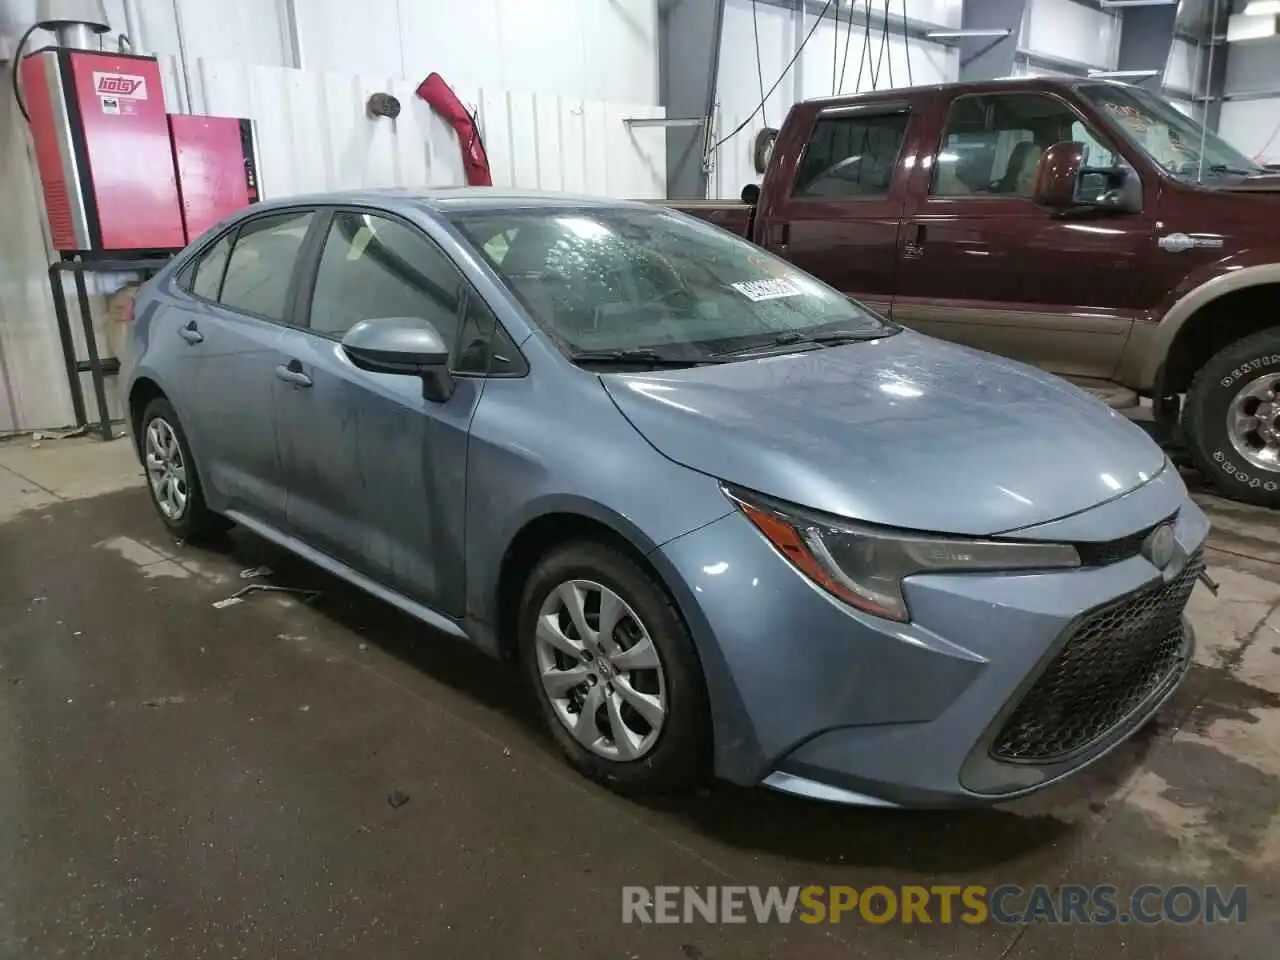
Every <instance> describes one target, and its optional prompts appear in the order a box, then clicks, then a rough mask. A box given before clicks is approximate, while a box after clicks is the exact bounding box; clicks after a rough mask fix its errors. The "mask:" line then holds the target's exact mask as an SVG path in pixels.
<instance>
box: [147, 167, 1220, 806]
mask: <svg viewBox="0 0 1280 960" xmlns="http://www.w3.org/2000/svg"><path fill="white" fill-rule="evenodd" d="M129 336H130V343H131V349H130V351H129V354H130V356H131V358H132V359H131V361H130V362H129V363H128V365H127V367H128V368H127V370H126V371H125V375H126V383H127V390H128V398H129V410H130V417H131V425H132V429H133V434H134V438H135V442H136V445H137V449H138V454H139V456H140V458H141V460H142V462H143V464H144V466H145V469H146V473H147V477H148V480H149V487H150V491H151V495H152V498H153V500H154V502H155V506H156V508H157V510H158V512H159V515H160V518H161V520H162V521H163V522H164V523H165V524H166V525H167V526H168V528H169V529H170V530H171V531H173V533H174V534H176V535H178V536H181V537H184V538H196V537H199V536H200V535H202V534H206V533H209V532H210V531H212V530H214V529H216V528H218V527H219V526H223V525H226V524H229V523H237V524H240V525H242V526H244V527H246V528H248V529H249V530H252V531H254V532H255V533H257V534H259V535H261V536H262V537H265V538H266V539H268V540H270V541H273V542H275V543H276V544H279V545H281V546H283V547H285V548H287V549H288V550H291V551H293V552H295V553H297V554H299V555H301V556H302V557H304V558H306V559H308V560H310V561H312V562H314V563H316V564H318V565H320V566H322V567H324V568H325V569H326V570H329V571H330V572H332V573H334V574H336V575H338V576H340V577H343V578H345V579H346V580H348V581H350V582H352V583H354V584H356V585H358V586H359V587H361V588H363V589H365V590H367V591H369V592H370V593H372V594H374V595H376V596H378V597H381V598H382V599H384V600H386V601H387V602H389V603H391V604H394V605H395V606H397V607H399V608H401V609H402V610H405V611H408V612H409V613H410V614H412V615H414V616H416V617H418V618H419V619H420V620H421V621H422V622H423V623H424V624H426V625H429V626H430V627H433V628H435V629H436V630H438V631H441V632H443V633H446V634H449V635H452V636H454V637H456V638H458V639H461V640H463V641H466V642H469V643H473V644H475V645H477V646H479V647H480V648H482V649H483V650H485V651H487V652H488V653H490V654H492V655H494V656H495V657H506V658H510V659H513V660H516V661H518V662H519V664H520V667H521V669H522V670H523V672H524V673H525V675H526V676H527V680H528V684H529V687H530V688H531V690H532V691H533V692H534V695H535V696H536V698H537V700H538V703H539V704H540V705H541V710H542V713H543V714H544V715H545V718H546V721H547V725H548V727H549V729H550V731H551V733H552V735H553V736H554V738H555V739H556V741H557V742H558V744H559V746H560V747H561V749H562V750H563V751H564V753H565V755H566V756H567V757H568V759H569V761H570V762H571V763H572V764H573V765H574V766H576V767H577V768H578V769H579V770H580V771H582V772H583V773H584V774H586V775H588V776H590V777H593V778H595V779H597V780H600V781H602V782H605V783H607V784H609V785H611V786H613V787H615V788H617V789H619V790H623V791H630V792H639V791H652V790H670V789H680V788H687V787H689V786H691V785H692V784H695V783H697V782H698V781H699V780H700V779H702V778H704V777H707V776H710V775H718V776H720V777H722V778H725V779H727V780H730V781H733V782H736V783H740V784H757V783H762V784H765V785H767V786H770V787H773V788H776V789H780V790H786V791H790V792H793V793H799V794H802V795H805V796H810V797H816V798H822V799H827V800H832V801H838V802H846V803H856V804H873V805H881V806H907V805H910V806H928V805H954V804H963V803H984V802H985V803H989V802H995V801H1000V800H1005V799H1008V798H1010V797H1014V796H1018V795H1021V794H1025V793H1028V792H1030V791H1033V790H1036V789H1039V788H1041V787H1044V786H1045V785H1047V784H1049V783H1052V782H1054V781H1056V780H1059V779H1061V778H1062V777H1064V776H1067V775H1069V774H1071V773H1073V772H1075V771H1078V770H1080V769H1081V768H1083V767H1084V766H1086V765H1087V764H1089V763H1090V762H1092V761H1094V760H1096V759H1097V758H1098V757H1100V756H1101V755H1103V754H1105V753H1106V752H1107V751H1109V750H1111V749H1113V748H1114V747H1115V746H1116V745H1117V744H1119V743H1121V742H1122V741H1123V740H1124V739H1125V738H1126V737H1128V736H1129V735H1130V734H1132V733H1133V732H1134V730H1136V729H1137V728H1138V727H1139V726H1140V725H1141V724H1142V723H1143V722H1144V721H1145V720H1146V719H1147V718H1148V717H1150V716H1151V715H1152V714H1153V713H1154V712H1155V711H1156V710H1157V709H1158V708H1159V707H1160V705H1161V704H1162V703H1163V702H1164V700H1165V699H1166V698H1167V697H1169V696H1170V694H1171V693H1172V692H1173V691H1174V690H1175V689H1176V687H1177V686H1178V684H1179V682H1180V681H1181V679H1182V677H1183V676H1184V674H1185V672H1186V670H1187V667H1188V665H1189V664H1190V662H1191V655H1192V647H1193V643H1194V637H1193V633H1192V630H1191V627H1190V625H1189V623H1188V622H1187V620H1186V617H1185V615H1184V607H1185V605H1186V602H1187V599H1188V597H1189V595H1190V593H1191V591H1192V589H1193V587H1194V586H1195V583H1196V581H1197V578H1199V577H1200V576H1201V575H1202V571H1203V565H1204V560H1203V554H1202V545H1203V543H1204V540H1205V536H1206V534H1207V529H1208V524H1207V521H1206V519H1205V517H1204V515H1203V514H1202V512H1201V511H1200V510H1199V509H1198V508H1197V507H1196V506H1195V504H1193V503H1192V502H1191V500H1190V499H1189V498H1188V496H1187V491H1186V489H1185V488H1184V486H1183V484H1182V482H1181V480H1180V478H1179V476H1178V473H1177V471H1176V470H1175V469H1174V468H1173V467H1172V466H1171V465H1170V463H1169V461H1168V460H1167V458H1166V457H1165V456H1164V455H1163V453H1162V452H1161V451H1160V450H1159V448H1158V447H1157V446H1156V445H1155V444H1154V443H1152V442H1151V441H1150V440H1149V439H1148V438H1147V436H1146V435H1145V434H1144V433H1143V432H1142V431H1141V430H1140V429H1138V428H1137V427H1135V426H1134V425H1132V424H1131V423H1129V422H1128V421H1127V420H1125V419H1124V418H1123V417H1121V416H1118V415H1117V414H1115V413H1114V412H1112V411H1110V410H1108V409H1107V408H1106V407H1105V406H1103V405H1102V404H1101V403H1099V402H1097V401H1096V400H1094V399H1092V398H1091V397H1089V396H1087V395H1086V394H1084V393H1083V392H1081V391H1079V390H1077V389H1076V388H1074V387H1072V386H1070V385H1069V384H1067V383H1065V382H1064V381H1061V380H1058V379H1055V378H1053V377H1050V376H1048V375H1047V374H1043V373H1040V372H1038V371H1036V370H1033V369H1031V368H1029V367H1025V366H1022V365H1020V364H1017V363H1014V362H1012V361H1007V360H1003V359H999V358H997V357H994V356H989V355H987V354H983V353H979V352H976V351H973V350H970V349H967V348H964V347H959V346H954V345H950V344H945V343H942V342H939V341H936V340H933V339H930V338H928V337H925V336H922V335H920V334H917V333H914V332H911V331H909V330H904V329H902V328H900V327H898V326H896V325H895V324H893V323H891V322H890V321H888V320H886V319H884V318H883V317H881V316H879V315H877V314H875V313H873V312H871V311H869V310H868V309H866V308H864V307H862V306H860V305H858V304H857V303H854V302H851V301H850V300H849V299H847V298H846V297H845V296H843V295H842V294H840V293H839V292H837V291H835V290H832V289H831V288H830V287H827V286H826V285H824V284H823V283H821V282H819V281H817V280H815V279H814V278H813V277H810V276H808V275H807V274H804V273H802V272H800V271H799V270H797V269H796V268H794V267H793V266H792V265H791V264H789V263H787V262H786V261H784V260H780V259H778V258H775V257H774V256H772V255H771V254H769V253H766V252H764V251H762V250H760V249H759V248H757V247H755V246H752V245H751V244H749V243H747V242H746V241H744V240H742V239H739V238H737V237H734V236H732V235H730V234H729V233H727V232H724V231H721V230H719V229H718V228H715V227H713V226H710V225H707V224H704V223H701V222H699V221H696V220H694V219H692V218H689V217H686V216H684V215H682V214H680V213H677V212H675V211H672V210H669V209H666V208H664V207H661V206H653V205H645V204H638V203H625V202H617V201H608V200H599V199H587V198H578V197H564V196H552V195H544V194H520V193H508V192H503V191H499V190H495V189H480V190H468V189H462V190H440V191H422V192H404V191H365V192H358V193H347V194H330V195H324V196H316V197H304V198H292V199H290V200H288V201H284V202H272V203H263V204H258V205H255V206H253V207H251V208H250V209H248V210H246V211H244V212H243V213H242V214H240V215H238V216H236V217H234V218H232V219H231V220H228V221H226V222H224V223H222V224H220V225H219V226H218V227H216V228H215V229H214V230H212V231H210V232H209V233H208V234H207V235H206V236H204V237H203V238H201V239H200V240H199V241H197V242H196V243H194V244H193V245H192V246H191V247H190V248H188V249H187V250H186V251H184V252H183V253H182V254H181V255H180V256H178V257H177V258H176V259H175V260H174V262H173V263H172V264H170V265H169V266H168V267H167V268H166V269H165V270H164V271H163V272H161V273H160V274H159V275H157V276H156V277H155V278H154V279H153V280H151V281H150V282H148V283H147V284H146V285H145V286H144V288H143V289H142V291H141V292H140V294H139V296H138V298H137V300H136V306H135V311H134V320H133V321H132V325H131V329H130V334H129Z"/></svg>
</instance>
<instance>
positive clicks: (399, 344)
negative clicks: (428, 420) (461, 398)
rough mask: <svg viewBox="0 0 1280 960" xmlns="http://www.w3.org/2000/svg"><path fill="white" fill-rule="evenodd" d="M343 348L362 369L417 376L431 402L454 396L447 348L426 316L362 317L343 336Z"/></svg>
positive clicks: (442, 401)
mask: <svg viewBox="0 0 1280 960" xmlns="http://www.w3.org/2000/svg"><path fill="white" fill-rule="evenodd" d="M342 350H343V352H344V353H345V354H346V355H347V357H348V358H349V359H350V360H351V362H352V363H353V364H355V365H356V366H357V367H359V368H360V369H361V370H368V371H369V372H370V373H390V374H400V375H402V376H410V377H418V378H420V379H421V380H422V396H423V397H424V398H425V399H427V400H430V401H432V402H433V403H444V402H445V401H446V400H448V399H449V398H450V397H451V396H453V389H454V380H453V375H452V374H450V373H449V348H448V347H447V346H445V343H444V340H442V339H441V337H440V334H439V333H438V332H437V331H436V328H435V327H433V326H432V325H431V324H430V323H428V322H427V321H426V320H419V319H417V318H415V317H379V318H377V319H374V320H361V321H360V322H358V323H356V324H355V325H354V326H352V328H351V329H350V330H348V331H347V332H346V335H345V336H343V338H342Z"/></svg>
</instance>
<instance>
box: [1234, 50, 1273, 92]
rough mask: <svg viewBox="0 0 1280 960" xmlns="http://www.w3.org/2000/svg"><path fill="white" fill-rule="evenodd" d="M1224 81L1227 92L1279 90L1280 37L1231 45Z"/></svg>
mask: <svg viewBox="0 0 1280 960" xmlns="http://www.w3.org/2000/svg"><path fill="white" fill-rule="evenodd" d="M1223 81H1224V84H1225V87H1226V91H1227V93H1254V92H1259V91H1264V90H1272V91H1280V38H1276V39H1272V40H1250V41H1247V42H1245V43H1233V44H1231V45H1230V46H1229V47H1228V48H1227V74H1226V76H1225V77H1224V78H1223Z"/></svg>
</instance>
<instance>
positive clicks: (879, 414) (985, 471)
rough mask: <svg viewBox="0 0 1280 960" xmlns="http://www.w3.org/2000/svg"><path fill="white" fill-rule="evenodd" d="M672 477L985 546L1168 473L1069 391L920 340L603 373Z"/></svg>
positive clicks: (1132, 435)
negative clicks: (678, 469) (682, 475)
mask: <svg viewBox="0 0 1280 960" xmlns="http://www.w3.org/2000/svg"><path fill="white" fill-rule="evenodd" d="M601 380H602V382H603V383H604V386H605V389H606V390H608V392H609V394H610V395H611V396H612V397H613V400H614V402H615V403H616V404H617V405H618V408H619V409H620V410H621V411H622V413H623V415H624V416H626V418H627V419H628V420H629V421H630V422H631V423H632V424H633V425H634V426H635V427H636V429H637V430H639V431H640V433H641V434H642V435H643V436H644V437H645V438H646V439H647V440H648V441H649V442H650V443H651V444H653V446H654V447H656V448H657V449H658V450H659V451H661V452H662V453H663V454H664V455H666V456H667V457H669V458H670V459H672V460H674V461H676V462H677V463H680V464H683V465H685V466H687V467H690V468H692V469H694V470H698V471H700V472H703V473H707V474H710V475H712V476H714V477H718V478H720V479H722V480H725V481H727V482H729V483H733V484H738V485H740V486H743V487H747V488H750V489H752V490H755V491H757V492H760V493H764V494H768V495H770V496H773V497H776V498H779V499H782V500H787V501H790V502H792V503H797V504H802V505H804V506H807V507H811V508H814V509H817V510H821V511H826V512H829V513H833V514H838V515H841V516H845V517H851V518H856V519H860V520H864V521H866V522H868V523H876V524H883V525H886V526H892V527H899V528H905V529H914V530H927V531H933V532H938V533H956V534H966V535H971V536H981V535H987V534H993V533H1001V532H1007V531H1009V530H1014V529H1017V528H1019V527H1025V526H1029V525H1032V524H1037V523H1044V522H1046V521H1049V520H1055V519H1057V518H1059V517H1063V516H1066V515H1068V514H1072V513H1076V512H1079V511H1081V510H1084V509H1086V508H1088V507H1091V506H1094V505H1096V504H1099V503H1103V502H1105V501H1107V500H1111V499H1113V498H1115V497H1118V496H1120V495H1122V494H1124V493H1127V492H1128V491H1130V490H1132V489H1134V488H1135V487H1138V486H1140V485H1142V484H1143V483H1145V482H1147V481H1148V480H1150V479H1151V478H1152V477H1154V476H1155V475H1156V474H1157V473H1159V472H1160V471H1161V470H1162V469H1163V467H1164V464H1165V456H1164V454H1163V453H1162V452H1161V450H1160V448H1159V447H1158V446H1156V444H1155V443H1153V442H1152V441H1151V439H1150V438H1149V437H1148V436H1147V435H1146V434H1145V433H1144V432H1143V431H1142V429H1141V428H1139V427H1137V426H1135V425H1134V424H1132V423H1130V422H1129V421H1128V420H1127V419H1125V417H1123V416H1122V415H1120V414H1118V413H1116V412H1114V411H1112V410H1110V409H1109V408H1108V407H1106V406H1105V405H1104V404H1103V403H1102V402H1101V401H1099V400H1096V399H1095V398H1093V397H1091V396H1089V395H1088V394H1086V393H1084V392H1083V391H1081V390H1079V389H1077V388H1076V387H1073V386H1071V385H1070V384H1069V383H1067V382H1066V381H1064V380H1060V379H1058V378H1057V377H1053V376H1051V375H1049V374H1046V373H1041V372H1040V371H1038V370H1035V369H1033V368H1031V367H1027V366H1024V365H1023V364H1020V363H1015V362H1013V361H1009V360H1004V359H1001V358H999V357H995V356H992V355H990V354H986V353H981V352H979V351H976V350H971V349H969V348H966V347H960V346H956V345H954V344H949V343H943V342H942V341H938V340H934V339H932V338H930V337H926V336H923V335H921V334H917V333H913V332H911V331H903V332H901V333H898V334H895V335H892V336H887V337H884V338H881V339H879V340H874V341H868V342H862V343H853V344H847V345H842V346H837V347H827V348H824V349H818V350H812V351H808V352H803V353H793V354H787V355H782V356H773V357H767V358H759V359H753V360H744V361H739V362H734V363H726V364H717V365H709V366H701V367H692V368H688V369H683V370H674V371H655V372H647V373H631V374H622V373H617V374H604V375H603V376H602V377H601Z"/></svg>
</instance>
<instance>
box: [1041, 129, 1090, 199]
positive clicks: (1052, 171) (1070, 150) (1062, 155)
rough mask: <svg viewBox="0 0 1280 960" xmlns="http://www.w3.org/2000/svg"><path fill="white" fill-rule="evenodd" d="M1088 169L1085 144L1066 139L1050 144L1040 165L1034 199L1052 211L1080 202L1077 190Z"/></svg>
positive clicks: (1042, 156)
mask: <svg viewBox="0 0 1280 960" xmlns="http://www.w3.org/2000/svg"><path fill="white" fill-rule="evenodd" d="M1083 168H1084V144H1083V143H1077V142H1075V141H1072V140H1064V141H1062V142H1061V143H1055V144H1053V146H1051V147H1049V148H1048V149H1047V150H1045V152H1044V153H1043V154H1041V156H1040V162H1039V163H1038V164H1037V165H1036V179H1035V185H1034V187H1032V191H1031V199H1032V201H1033V202H1035V203H1037V204H1039V205H1040V206H1042V207H1048V208H1049V209H1050V210H1065V209H1066V208H1068V207H1074V206H1075V205H1076V203H1077V200H1076V189H1077V187H1078V186H1079V184H1080V171H1081V170H1082V169H1083Z"/></svg>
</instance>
